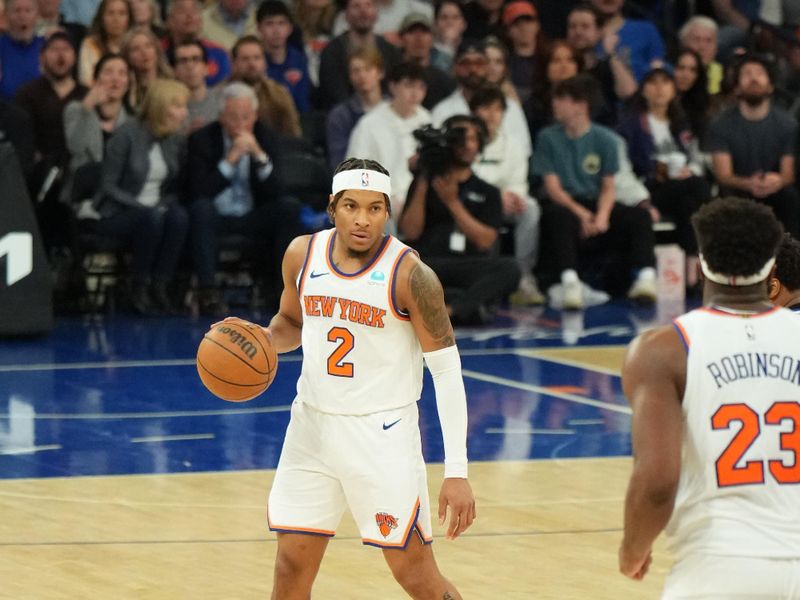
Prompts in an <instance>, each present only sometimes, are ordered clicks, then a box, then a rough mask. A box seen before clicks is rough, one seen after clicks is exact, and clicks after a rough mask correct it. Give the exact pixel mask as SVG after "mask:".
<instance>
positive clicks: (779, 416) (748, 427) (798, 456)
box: [711, 402, 800, 487]
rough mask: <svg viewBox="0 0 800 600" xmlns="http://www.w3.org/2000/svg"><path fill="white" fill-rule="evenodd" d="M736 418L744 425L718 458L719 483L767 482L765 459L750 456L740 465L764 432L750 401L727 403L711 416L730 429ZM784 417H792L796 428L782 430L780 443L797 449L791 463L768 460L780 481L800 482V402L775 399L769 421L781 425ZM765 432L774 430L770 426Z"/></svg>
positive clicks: (713, 423) (789, 449) (787, 448)
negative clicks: (754, 458) (777, 400)
mask: <svg viewBox="0 0 800 600" xmlns="http://www.w3.org/2000/svg"><path fill="white" fill-rule="evenodd" d="M734 421H736V422H739V423H740V424H741V429H739V432H738V433H737V434H736V435H735V436H734V438H733V439H732V440H731V443H730V444H728V447H727V448H725V450H724V451H723V452H722V454H720V456H719V458H718V459H717V462H716V466H717V483H718V484H719V487H727V486H731V485H749V484H759V483H764V462H763V461H760V460H749V461H746V462H745V463H744V464H743V465H742V466H737V465H738V464H739V462H740V461H741V460H742V458H743V457H744V455H745V453H746V452H747V450H748V448H750V446H752V445H753V443H754V442H755V441H756V439H757V438H758V436H759V435H761V433H762V432H761V426H760V422H759V421H760V420H759V415H758V413H757V412H756V411H754V410H753V409H752V408H750V407H749V406H748V405H747V404H723V405H722V406H720V407H719V408H718V409H717V412H715V413H714V415H713V416H712V417H711V427H712V428H713V429H729V428H730V427H731V423H732V422H734ZM784 421H790V422H791V423H792V429H791V430H790V431H784V432H782V433H781V434H780V447H781V450H785V451H787V452H791V453H793V454H794V458H793V460H792V462H791V463H790V464H787V463H784V462H783V461H781V460H769V461H767V463H768V465H769V472H770V473H771V474H772V477H774V478H775V480H776V481H777V482H778V483H783V484H789V483H800V403H798V402H775V403H774V404H773V405H772V406H770V407H769V410H767V412H766V413H764V424H765V425H780V424H782V423H783V422H784ZM765 435H771V432H769V430H767V431H766V432H765Z"/></svg>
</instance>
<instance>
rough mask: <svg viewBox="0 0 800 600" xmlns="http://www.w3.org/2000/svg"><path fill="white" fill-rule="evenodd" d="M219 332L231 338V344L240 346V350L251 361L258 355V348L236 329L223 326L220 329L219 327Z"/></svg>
mask: <svg viewBox="0 0 800 600" xmlns="http://www.w3.org/2000/svg"><path fill="white" fill-rule="evenodd" d="M217 331H219V332H220V333H224V334H227V335H228V336H229V337H230V338H231V342H233V343H234V344H236V345H237V346H239V348H241V349H242V352H244V353H245V354H246V355H247V357H248V358H250V359H251V360H252V359H253V358H255V356H256V354H258V348H256V347H255V345H254V344H253V342H251V341H249V340H248V339H247V338H246V337H245V336H243V335H242V334H241V333H239V332H238V331H236V330H235V329H231V328H230V327H226V326H225V325H221V326H220V327H217Z"/></svg>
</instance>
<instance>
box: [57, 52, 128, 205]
mask: <svg viewBox="0 0 800 600" xmlns="http://www.w3.org/2000/svg"><path fill="white" fill-rule="evenodd" d="M94 70H95V72H94V74H93V83H92V87H91V88H90V89H89V92H88V93H87V94H86V95H85V96H84V97H83V99H82V100H72V101H71V102H69V103H68V104H67V105H66V106H65V107H64V137H65V139H66V142H67V151H68V153H69V157H70V158H69V167H68V168H67V176H66V180H65V183H64V186H63V187H62V192H61V199H62V201H64V202H66V203H68V204H69V203H71V202H72V201H73V200H89V199H90V198H91V197H92V196H93V195H94V192H95V191H96V186H93V187H90V188H84V189H82V190H75V189H73V183H74V178H75V173H76V172H77V171H78V169H80V168H87V167H86V166H87V165H92V164H93V165H96V171H97V173H99V172H100V163H102V162H103V157H104V156H105V147H106V141H107V140H108V139H109V138H110V137H111V134H113V133H114V132H115V131H116V130H117V129H118V128H119V127H120V126H121V125H122V124H123V123H125V122H126V121H127V120H128V119H130V118H131V112H130V109H129V108H128V106H127V104H126V102H127V97H128V88H129V87H130V70H129V68H128V63H127V62H126V61H125V59H124V58H122V56H120V55H119V54H105V55H103V56H101V57H100V60H99V61H98V62H97V64H96V65H95V68H94ZM91 180H92V178H91V177H89V178H88V181H89V182H91ZM83 182H87V179H84V180H83ZM76 192H77V193H78V195H80V198H76V197H75V195H76ZM75 208H76V209H79V208H80V206H75Z"/></svg>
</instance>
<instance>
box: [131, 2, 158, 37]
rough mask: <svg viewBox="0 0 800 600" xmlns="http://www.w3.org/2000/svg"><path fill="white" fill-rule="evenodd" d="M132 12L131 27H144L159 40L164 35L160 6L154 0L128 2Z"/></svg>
mask: <svg viewBox="0 0 800 600" xmlns="http://www.w3.org/2000/svg"><path fill="white" fill-rule="evenodd" d="M130 3H131V11H132V12H133V25H132V27H146V28H147V29H149V30H150V31H151V32H152V33H153V35H154V36H156V37H157V38H161V37H162V36H164V34H165V33H166V30H165V29H164V24H163V23H162V22H161V14H160V13H161V6H160V5H158V4H157V3H156V0H130Z"/></svg>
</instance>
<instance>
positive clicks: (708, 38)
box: [678, 15, 723, 96]
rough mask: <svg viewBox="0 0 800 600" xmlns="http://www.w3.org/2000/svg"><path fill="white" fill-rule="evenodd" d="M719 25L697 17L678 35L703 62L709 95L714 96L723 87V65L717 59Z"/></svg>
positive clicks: (712, 20)
mask: <svg viewBox="0 0 800 600" xmlns="http://www.w3.org/2000/svg"><path fill="white" fill-rule="evenodd" d="M718 29H719V28H718V27H717V23H716V22H715V21H714V19H710V18H708V17H706V16H703V15H696V16H694V17H692V18H691V19H689V20H688V21H686V24H685V25H684V26H683V27H681V30H680V32H679V33H678V39H679V40H680V42H681V44H682V45H683V46H684V47H685V48H688V49H689V50H693V51H694V52H697V54H698V56H700V60H701V61H702V62H703V69H704V70H705V72H706V81H707V85H708V88H707V89H708V93H709V94H711V95H712V96H713V95H715V94H719V93H720V89H721V86H722V73H723V71H722V65H721V64H719V63H718V62H717V61H716V60H715V58H716V56H717V31H718Z"/></svg>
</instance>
